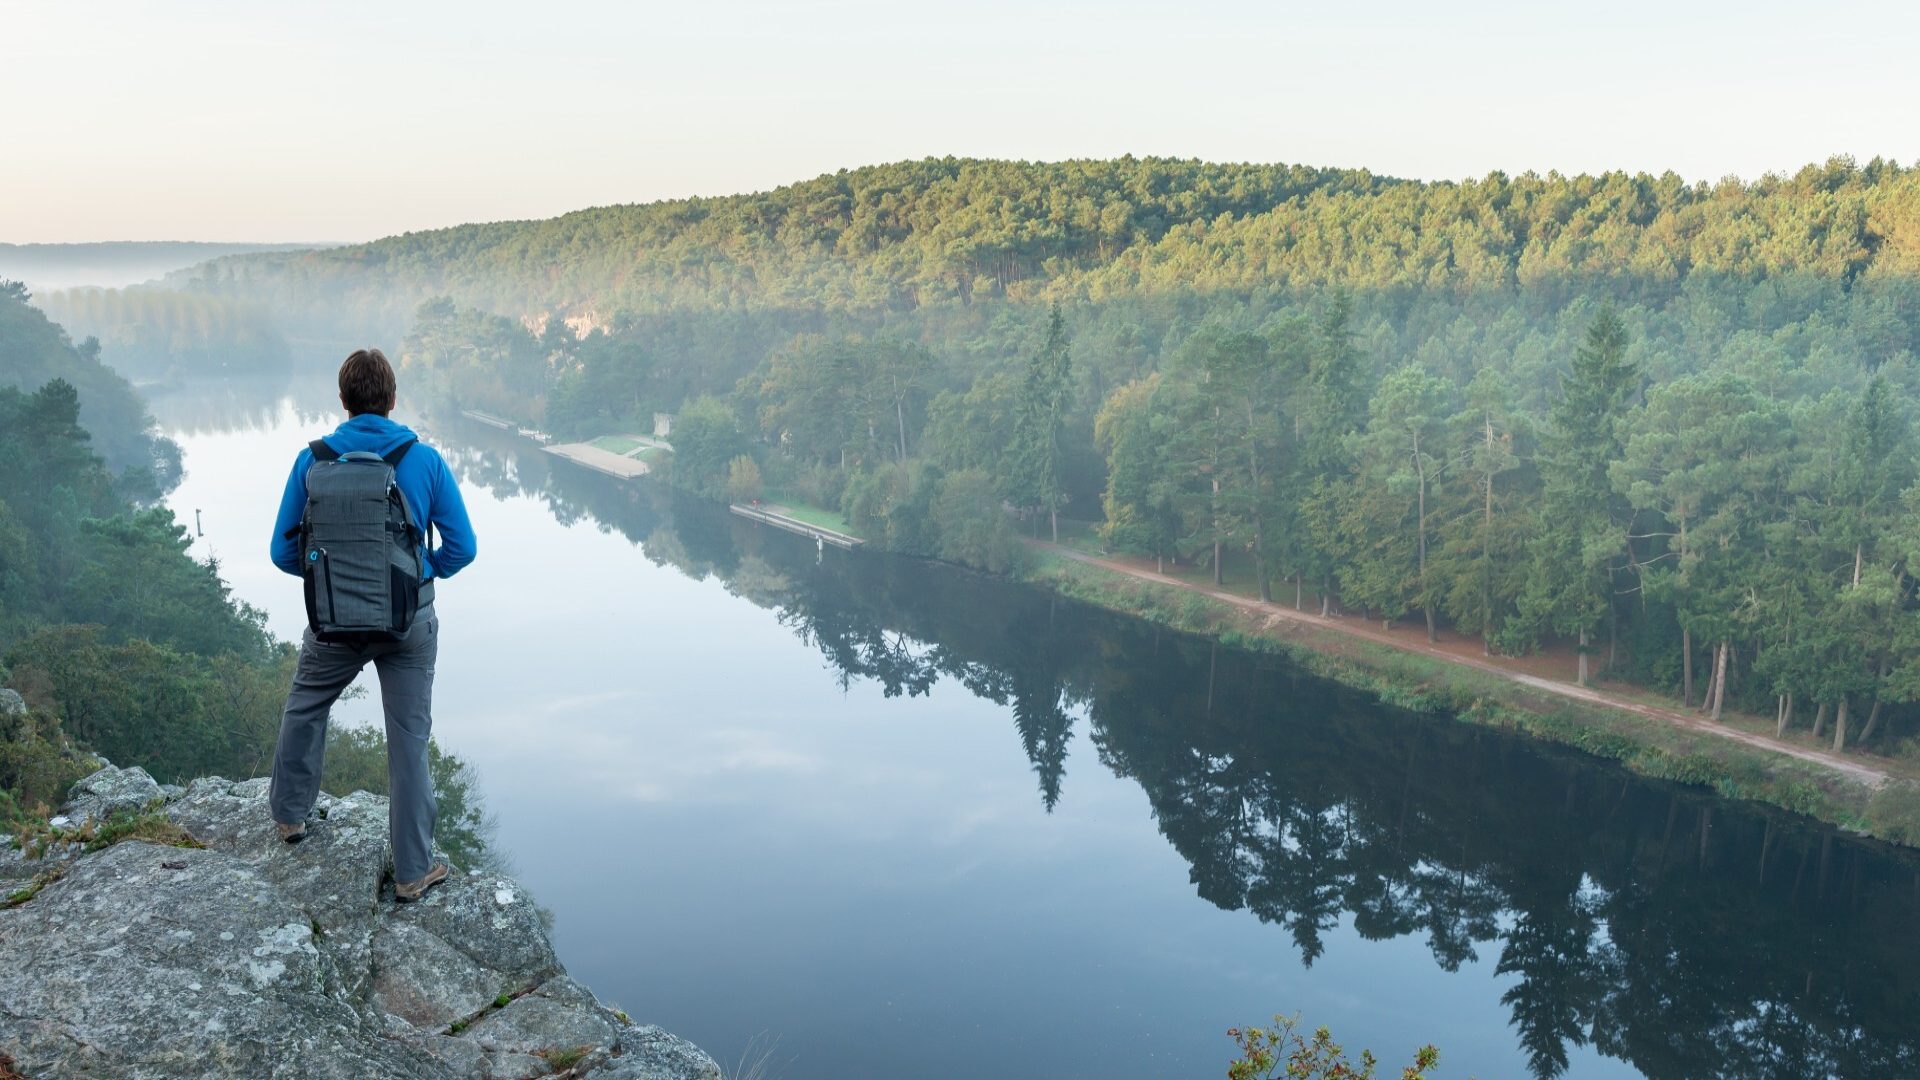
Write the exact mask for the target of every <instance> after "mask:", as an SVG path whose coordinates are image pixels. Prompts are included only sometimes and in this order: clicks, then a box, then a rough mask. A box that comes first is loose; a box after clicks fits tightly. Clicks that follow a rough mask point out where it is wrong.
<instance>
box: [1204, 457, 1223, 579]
mask: <svg viewBox="0 0 1920 1080" xmlns="http://www.w3.org/2000/svg"><path fill="white" fill-rule="evenodd" d="M1207 523H1208V524H1209V525H1211V526H1212V527H1213V583H1214V584H1215V585H1224V584H1226V580H1225V579H1224V578H1223V577H1221V575H1220V474H1219V473H1218V472H1216V473H1215V474H1214V477H1213V497H1212V498H1211V499H1209V500H1207Z"/></svg>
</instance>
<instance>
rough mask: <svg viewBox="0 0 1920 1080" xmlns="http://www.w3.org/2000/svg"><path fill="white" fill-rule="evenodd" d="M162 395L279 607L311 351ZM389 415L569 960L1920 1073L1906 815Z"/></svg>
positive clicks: (1156, 1049)
mask: <svg viewBox="0 0 1920 1080" xmlns="http://www.w3.org/2000/svg"><path fill="white" fill-rule="evenodd" d="M404 406H405V403H404V402H403V412H404ZM153 407H154V411H155V413H156V415H157V416H158V417H159V418H160V420H161V424H162V427H163V428H164V429H165V430H166V431H167V432H168V433H169V434H170V435H172V437H174V438H175V439H177V440H178V441H179V442H180V444H181V445H182V447H183V448H184V450H185V466H186V477H185V480H184V481H183V483H182V484H181V486H180V487H179V488H178V489H177V490H176V491H175V492H174V493H173V495H172V496H171V498H170V500H169V502H170V505H172V506H173V508H174V510H175V512H176V514H178V516H179V517H180V518H181V520H183V521H184V522H187V523H189V524H191V523H192V522H193V521H194V519H195V511H196V510H198V511H199V515H200V521H201V524H202V527H203V528H204V530H205V536H204V537H203V538H202V539H200V540H199V541H197V546H196V549H195V550H196V553H198V554H201V555H209V554H211V555H216V556H218V557H219V559H220V565H221V570H222V573H223V575H225V576H226V577H227V578H228V580H230V581H231V582H232V584H233V587H234V589H235V591H236V593H237V594H238V595H239V596H240V597H241V598H243V599H245V600H247V601H249V602H251V603H253V604H256V605H258V606H260V607H261V608H262V609H264V610H265V611H266V612H267V613H268V617H269V623H270V625H271V627H272V628H273V630H274V631H275V632H276V633H278V634H280V635H282V636H284V637H293V636H296V635H297V632H298V630H299V627H300V625H301V622H302V613H301V611H300V602H299V590H298V587H297V584H295V583H294V582H293V580H292V579H291V578H287V577H285V576H284V575H281V574H280V573H279V572H278V571H277V570H275V569H274V568H273V567H272V566H271V565H270V564H269V563H268V562H267V560H266V546H267V541H268V536H269V534H270V532H271V522H272V517H273V511H274V507H275V504H276V501H277V499H278V495H279V491H280V487H281V485H282V483H283V482H284V481H285V478H286V470H287V468H288V467H289V465H290V463H291V461H292V458H293V455H294V453H295V451H296V450H297V449H298V447H299V446H300V445H301V444H302V443H304V442H305V441H306V440H308V439H310V438H313V437H315V436H316V435H319V434H323V433H324V432H326V431H327V430H330V428H331V427H332V425H333V423H334V422H335V417H334V416H333V414H332V411H331V409H330V407H329V402H328V400H327V395H326V393H325V390H324V388H320V389H319V390H316V391H308V390H305V389H302V390H301V391H300V392H298V393H293V392H289V391H288V390H287V389H286V388H285V387H283V386H276V385H273V384H271V383H260V384H233V383H226V384H220V385H217V386H190V387H188V388H186V389H184V390H182V391H179V392H176V393H172V394H169V395H166V396H162V397H159V398H156V399H155V401H154V402H153ZM397 418H398V419H401V420H402V421H403V422H408V423H413V424H415V425H416V426H417V427H418V428H419V430H420V431H421V434H422V435H423V437H425V438H427V439H428V440H429V441H431V442H433V443H434V444H435V445H437V446H439V447H441V448H442V450H443V452H444V453H445V454H446V455H447V457H448V460H449V462H450V463H452V465H453V466H454V468H455V470H456V472H457V473H458V474H459V475H460V478H461V481H462V485H463V489H464V491H465V494H466V498H467V501H468V505H469V509H470V511H471V513H472V516H473V520H474V525H475V529H476V531H477V533H478V535H479V539H480V559H479V561H478V562H477V563H476V564H475V565H474V566H473V567H472V568H471V569H470V570H468V571H467V572H465V573H464V574H462V575H461V576H459V577H458V578H456V579H454V580H453V581H451V582H449V583H447V584H446V585H445V586H444V587H443V588H442V590H441V591H440V597H439V600H438V604H439V610H440V614H441V618H442V635H443V645H442V649H441V655H440V670H439V678H438V683H437V707H436V710H435V713H436V735H437V736H438V738H439V739H440V740H441V741H442V743H443V745H445V746H446V747H447V748H448V749H450V750H452V751H454V752H455V753H457V754H459V755H460V756H461V757H463V758H465V759H466V760H467V761H469V762H470V763H472V764H473V765H474V766H475V767H476V768H477V769H478V771H479V773H480V775H481V778H482V782H483V785H484V789H485V793H486V795H487V798H488V800H489V803H490V805H491V806H492V808H493V809H494V810H496V811H497V812H498V814H499V817H500V822H501V829H500V835H499V844H500V847H501V850H502V852H503V853H504V855H505V856H506V857H507V858H508V859H509V860H510V861H511V863H512V866H513V869H514V872H515V873H516V874H518V875H519V876H520V878H521V879H522V880H523V881H524V882H525V883H526V885H527V886H528V887H529V888H530V889H532V891H533V892H534V894H535V895H536V896H537V897H538V898H539V900H540V901H541V902H542V903H543V904H545V905H546V906H547V907H549V908H550V909H551V910H552V911H553V912H554V914H555V917H556V939H557V942H558V944H559V947H560V951H561V956H562V959H563V961H564V962H565V963H566V964H567V965H568V967H569V969H570V970H571V972H572V973H573V974H574V975H575V977H577V978H579V979H580V980H581V981H582V982H584V983H586V984H587V985H589V986H591V987H592V988H593V989H594V990H595V991H596V992H597V993H599V994H600V996H601V997H602V998H603V999H605V1000H607V1001H609V1002H611V1003H617V1004H618V1005H620V1006H621V1007H623V1008H625V1009H626V1010H627V1011H628V1012H630V1013H631V1014H633V1015H634V1016H635V1017H636V1018H637V1019H640V1020H643V1021H647V1022H656V1023H659V1024H661V1025H663V1026H665V1027H667V1028H668V1029H669V1030H672V1031H675V1032H676V1033H679V1034H682V1035H685V1036H687V1037H688V1038H691V1039H693V1040H694V1041H696V1042H698V1043H700V1044H701V1045H702V1046H704V1047H706V1048H708V1049H709V1050H710V1051H712V1052H713V1053H714V1055H715V1056H716V1057H717V1058H719V1059H721V1060H722V1061H724V1062H728V1063H729V1064H731V1063H732V1062H733V1060H735V1059H736V1058H737V1057H738V1056H739V1055H740V1054H741V1052H742V1051H743V1049H744V1048H745V1047H746V1045H747V1043H748V1042H749V1040H751V1039H753V1038H754V1037H755V1036H758V1035H761V1034H762V1033H765V1035H766V1037H767V1039H770V1040H771V1039H777V1047H776V1049H775V1051H774V1058H775V1061H776V1070H775V1075H779V1076H785V1077H788V1078H792V1080H810V1078H816V1077H817V1078H827V1077H853V1076H881V1075H903V1076H904V1075H913V1076H928V1077H955V1078H959V1077H980V1076H1009V1077H1017V1076H1034V1077H1039V1076H1047V1077H1081V1076H1085V1077H1102V1078H1107V1077H1141V1078H1146V1077H1172V1076H1209V1075H1218V1074H1219V1073H1220V1071H1222V1070H1223V1069H1224V1067H1225V1063H1226V1061H1227V1060H1228V1059H1229V1058H1230V1056H1231V1054H1230V1049H1231V1047H1230V1043H1229V1041H1228V1040H1227V1039H1226V1038H1225V1037H1224V1031H1225V1029H1226V1028H1227V1027H1229V1026H1233V1025H1236V1024H1245V1023H1249V1022H1259V1021H1262V1020H1264V1019H1265V1018H1267V1017H1269V1016H1271V1015H1272V1014H1273V1013H1274V1012H1276V1011H1284V1012H1294V1011H1298V1012H1300V1013H1301V1014H1302V1016H1303V1018H1304V1019H1305V1021H1306V1022H1307V1023H1308V1024H1309V1025H1317V1024H1322V1023H1324V1024H1327V1025H1329V1026H1331V1027H1332V1028H1333V1029H1334V1031H1335V1032H1336V1033H1337V1035H1338V1036H1339V1038H1340V1039H1341V1040H1342V1041H1343V1042H1344V1043H1345V1044H1346V1045H1348V1046H1349V1047H1352V1048H1355V1049H1357V1048H1359V1047H1361V1046H1367V1047H1371V1048H1373V1049H1374V1051H1375V1052H1376V1053H1378V1054H1379V1055H1380V1056H1381V1057H1382V1058H1383V1060H1384V1061H1385V1062H1386V1063H1387V1065H1389V1066H1392V1067H1393V1068H1396V1069H1397V1067H1398V1065H1399V1064H1402V1063H1403V1062H1404V1060H1405V1059H1408V1058H1410V1056H1411V1052H1412V1050H1413V1048H1414V1046H1416V1045H1417V1044H1419V1043H1422V1042H1428V1041H1431V1042H1434V1043H1437V1044H1438V1045H1439V1046H1440V1048H1441V1051H1442V1060H1443V1063H1444V1066H1443V1068H1442V1070H1441V1072H1440V1074H1439V1075H1442V1076H1445V1077H1466V1076H1470V1075H1471V1076H1478V1077H1481V1078H1483V1080H1484V1078H1491V1077H1509V1076H1526V1075H1533V1076H1552V1075H1568V1076H1574V1077H1583V1078H1584V1077H1608V1076H1650V1077H1659V1078H1669V1077H1671V1078H1680V1077H1695V1076H1703V1075H1727V1076H1741V1077H1747V1076H1756V1077H1758V1076H1781V1077H1788V1076H1792V1077H1803V1076H1808V1075H1841V1076H1902V1075H1916V1074H1920V1021H1916V1020H1915V1019H1914V1018H1915V1017H1916V1016H1920V978H1917V977H1916V974H1915V972H1916V970H1920V920H1916V919H1915V918H1914V916H1915V914H1916V908H1920V876H1917V875H1916V871H1915V868H1914V865H1913V863H1912V861H1911V859H1910V858H1908V857H1905V856H1896V855H1894V854H1892V853H1890V851H1889V850H1888V849H1886V848H1884V847H1881V846H1879V845H1871V844H1864V843H1860V842H1857V841H1855V840H1852V839H1849V838H1846V837H1844V836H1842V835H1839V834H1837V833H1835V832H1834V831H1833V830H1830V829H1824V828H1820V827H1817V826H1814V825H1811V824H1809V823H1805V822H1802V821H1799V820H1796V819H1791V818H1788V817H1786V816H1785V815H1781V814H1777V813H1770V812H1761V811H1759V810H1756V809H1754V808H1751V807H1747V806H1744V805H1740V804H1732V803H1727V802H1724V801H1719V800H1716V799H1714V798H1713V797H1712V796H1711V795H1710V793H1707V792H1704V791H1697V790H1691V789H1684V788H1679V787H1676V786H1674V785H1668V784H1659V783H1652V782H1647V781H1643V780H1640V779H1637V778H1634V777H1632V776H1630V775H1628V774H1626V773H1624V772H1623V771H1622V770H1620V769H1617V768H1614V767H1612V766H1608V765H1603V764H1599V763H1596V762H1593V761H1590V760H1588V759H1585V758H1582V757H1579V756H1576V755H1573V754H1570V753H1564V752H1560V751H1557V750H1553V749H1549V748H1543V747H1540V746H1536V745H1533V744H1530V743H1527V742H1525V741H1522V740H1520V739H1517V738H1512V737H1509V736H1506V735H1503V734H1501V733H1499V732H1495V731H1489V730H1483V729H1476V728H1471V727H1468V726H1466V725H1463V724H1458V723H1454V722H1452V721H1451V720H1448V719H1445V718H1438V717H1423V716H1414V715H1410V714H1407V713H1403V712H1400V711H1397V710H1392V709H1388V708H1384V707H1382V706H1380V705H1378V704H1377V703H1375V702H1373V701H1372V700H1370V699H1369V698H1368V697H1367V696H1365V695H1362V694H1358V693H1354V692H1350V691H1347V690H1344V689H1342V688H1339V687H1337V686H1334V685H1331V684H1328V683H1325V682H1322V681H1319V680H1315V679H1312V678H1309V677H1306V676H1304V675H1302V674H1301V673H1299V672H1298V671H1296V670H1294V669H1292V668H1291V667H1289V666H1288V665H1287V664H1285V663H1283V662H1281V661H1278V660H1275V659H1272V658H1266V657H1258V656H1253V655H1249V654H1244V653H1240V652H1236V651H1234V650H1229V649H1223V648H1217V647H1214V646H1212V645H1210V644H1208V643H1206V642H1203V641H1199V640H1196V639H1193V638H1190V637H1186V636H1184V635H1179V634H1174V633H1172V632H1168V631H1162V630H1159V629H1156V628H1154V627H1152V626H1149V625H1146V624H1144V623H1141V622H1138V621H1136V620H1131V619H1125V618H1120V617H1117V616H1112V615H1109V614H1106V613H1104V612H1100V611H1096V610H1092V609H1089V608H1086V607H1083V606H1081V605H1077V604H1072V603H1069V602H1066V601H1060V600H1055V599H1053V598H1051V597H1049V596H1047V595H1046V594H1044V593H1041V592H1039V591H1037V590H1033V589H1029V588H1025V587H1019V586H1014V585H1010V584H1007V583H1004V582H999V581H995V580H992V579H988V578H984V577H980V576H978V575H974V574H971V573H967V572H963V571H960V570H957V569H953V568H950V567H945V566H940V565H935V564H929V563H924V562H918V561H913V560H905V559H898V558H892V557H888V556H884V555H880V554H875V553H844V552H839V551H835V550H829V551H826V552H824V553H822V552H816V550H815V549H814V548H813V546H812V545H811V544H809V543H807V542H805V541H803V540H800V539H799V538H796V537H791V536H787V535H786V534H782V533H778V532H769V531H761V530H757V529H755V528H754V527H752V526H751V525H749V524H747V523H745V522H742V521H740V520H739V519H736V518H733V517H731V516H729V515H728V514H726V513H725V511H724V509H721V508H718V507H716V506H714V505H711V504H707V503H702V502H697V501H693V500H688V499H685V498H681V497H677V496H675V495H674V494H672V493H671V492H667V491H664V490H661V489H659V488H656V487H653V486H648V485H644V484H627V485H623V484H620V483H618V482H615V481H612V480H608V479H605V478H602V477H599V476H597V475H593V474H587V473H584V472H579V471H575V470H571V469H570V468H569V467H568V466H567V465H566V464H565V463H563V462H556V461H554V460H553V459H551V458H549V457H548V456H546V455H543V454H540V453H538V452H537V451H535V450H533V449H532V448H531V447H530V445H529V444H527V443H525V442H523V441H520V440H517V439H515V438H513V437H512V436H509V435H507V434H505V433H502V432H497V431H493V430H491V429H487V428H484V427H481V426H479V425H474V424H470V423H466V422H463V421H461V420H459V419H458V418H457V417H446V416H438V415H430V416H426V417H422V416H421V415H419V414H418V413H415V414H411V415H400V416H398V417H397ZM198 545H204V546H198ZM337 715H338V716H339V718H340V719H341V721H342V722H349V723H352V722H367V721H369V720H370V719H372V718H374V717H377V715H378V703H377V699H375V698H371V697H370V698H368V699H365V700H361V701H355V702H349V703H346V704H344V705H343V706H342V708H341V709H340V710H339V712H338V714H337Z"/></svg>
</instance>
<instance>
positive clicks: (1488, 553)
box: [1480, 414, 1493, 656]
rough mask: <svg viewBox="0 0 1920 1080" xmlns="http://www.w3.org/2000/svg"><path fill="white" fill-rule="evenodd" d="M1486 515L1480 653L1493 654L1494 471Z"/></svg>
mask: <svg viewBox="0 0 1920 1080" xmlns="http://www.w3.org/2000/svg"><path fill="white" fill-rule="evenodd" d="M1485 420H1486V424H1487V426H1486V437H1487V442H1486V452H1487V468H1488V469H1489V470H1491V469H1492V468H1493V416H1492V414H1488V415H1487V416H1486V417H1485ZM1486 483H1487V501H1486V508H1485V516H1484V517H1483V518H1481V520H1480V655H1482V656H1492V655H1493V570H1492V567H1493V547H1492V545H1493V473H1492V472H1488V473H1487V477H1486Z"/></svg>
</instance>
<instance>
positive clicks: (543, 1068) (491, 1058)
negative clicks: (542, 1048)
mask: <svg viewBox="0 0 1920 1080" xmlns="http://www.w3.org/2000/svg"><path fill="white" fill-rule="evenodd" d="M553 1071H554V1069H553V1062H551V1061H548V1060H547V1059H546V1058H543V1057H534V1056H533V1055H532V1054H512V1053H508V1054H490V1055H488V1057H487V1071H486V1077H487V1080H533V1078H534V1077H536V1076H551V1075H553Z"/></svg>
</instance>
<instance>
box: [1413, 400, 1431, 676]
mask: <svg viewBox="0 0 1920 1080" xmlns="http://www.w3.org/2000/svg"><path fill="white" fill-rule="evenodd" d="M1413 464H1414V468H1415V470H1416V471H1418V472H1419V474H1420V505H1419V514H1420V517H1419V519H1418V520H1417V521H1416V522H1415V523H1414V524H1415V525H1417V526H1418V532H1419V534H1420V604H1421V606H1422V607H1423V608H1424V609H1425V611H1426V615H1427V644H1429V645H1431V644H1433V641H1434V636H1433V601H1432V600H1431V599H1429V598H1428V596H1427V464H1426V459H1425V458H1423V457H1421V456H1420V438H1419V436H1417V435H1416V436H1414V440H1413Z"/></svg>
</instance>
